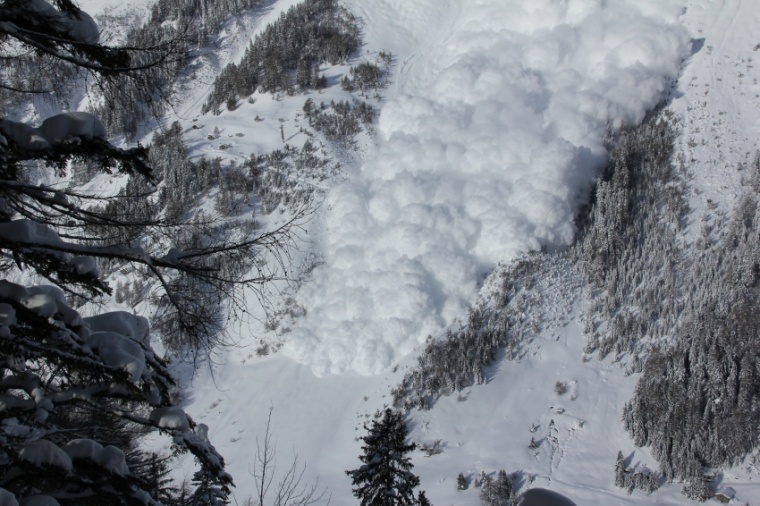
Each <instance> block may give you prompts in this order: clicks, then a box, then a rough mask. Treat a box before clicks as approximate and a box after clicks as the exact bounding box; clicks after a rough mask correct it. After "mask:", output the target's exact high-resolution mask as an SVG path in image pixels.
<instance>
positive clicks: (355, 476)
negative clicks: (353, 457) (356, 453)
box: [346, 409, 429, 506]
mask: <svg viewBox="0 0 760 506" xmlns="http://www.w3.org/2000/svg"><path fill="white" fill-rule="evenodd" d="M364 428H365V429H367V431H368V434H367V435H366V436H363V437H362V440H363V441H364V446H362V450H363V452H364V454H363V455H361V456H360V457H359V460H361V461H362V463H363V465H362V466H361V467H359V468H358V469H354V470H352V471H346V474H347V475H349V476H350V477H351V480H352V483H353V485H355V487H356V488H354V489H353V492H354V495H355V496H356V497H358V498H359V499H361V505H362V506H396V505H418V504H429V503H428V502H427V499H426V498H425V496H424V493H420V496H419V497H420V498H415V496H414V488H415V487H416V486H417V485H419V483H420V479H419V478H418V477H417V476H415V475H414V474H412V472H411V469H412V467H413V466H412V462H411V459H410V458H409V457H408V456H406V454H408V453H409V452H411V451H412V450H414V449H415V448H416V447H417V445H415V444H414V443H407V442H406V436H407V427H406V423H405V422H404V418H403V415H402V414H401V413H400V412H398V411H394V410H392V409H386V410H385V411H384V412H383V415H382V418H380V419H376V420H373V421H372V424H371V425H370V426H369V427H368V426H367V425H365V426H364ZM423 501H424V502H423Z"/></svg>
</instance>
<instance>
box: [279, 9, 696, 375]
mask: <svg viewBox="0 0 760 506" xmlns="http://www.w3.org/2000/svg"><path fill="white" fill-rule="evenodd" d="M357 10H358V11H359V12H360V13H361V14H362V15H363V16H364V17H365V18H366V20H367V26H368V27H369V28H368V32H369V34H368V38H369V39H370V41H369V43H370V44H371V43H372V42H374V41H372V40H371V39H372V37H373V36H377V37H381V35H380V34H373V32H372V30H373V28H372V27H373V26H375V19H376V18H378V17H380V16H381V15H382V16H383V20H384V21H387V22H389V23H394V22H398V23H399V24H401V25H402V26H401V27H395V26H394V27H393V30H392V33H395V32H397V31H403V30H404V29H408V30H410V31H411V30H414V31H417V32H418V33H421V34H424V35H425V37H429V39H426V40H424V41H423V42H422V44H421V45H420V46H419V47H415V48H398V51H399V54H397V55H396V57H397V59H398V62H399V63H398V65H399V66H401V67H402V68H401V70H400V75H399V76H397V79H398V80H399V83H398V85H397V86H398V87H399V90H398V94H397V95H396V96H394V97H391V98H390V100H389V101H388V103H387V104H386V105H385V106H384V107H383V110H382V113H381V116H380V120H379V125H378V133H379V137H380V139H379V145H378V146H377V148H376V152H373V153H372V154H371V156H367V157H366V159H365V162H364V164H363V166H362V167H361V168H360V169H359V170H357V171H356V172H355V173H353V174H350V178H349V180H348V181H347V182H346V183H344V184H342V185H339V186H338V187H336V188H334V189H333V190H332V191H331V192H330V194H329V196H328V199H327V209H328V210H327V212H326V213H325V215H324V227H325V234H324V245H323V251H322V253H323V255H324V259H325V263H324V265H322V266H320V267H318V268H317V269H315V270H314V272H313V274H312V279H311V280H310V282H308V283H307V284H306V285H305V286H304V287H303V288H302V289H301V291H300V292H299V293H298V296H297V300H298V303H299V304H301V305H302V306H303V307H304V308H305V310H306V312H307V316H306V317H305V318H304V319H303V320H302V321H300V322H299V323H298V325H297V326H296V328H294V329H293V332H292V333H291V335H290V336H289V338H288V342H287V344H286V345H285V351H286V353H288V355H289V356H291V357H293V358H295V359H296V360H298V361H301V362H304V363H308V364H310V365H311V366H312V367H313V369H314V371H315V373H316V374H317V375H320V376H321V375H325V374H330V373H332V374H336V373H341V372H344V371H346V370H354V371H357V372H359V373H361V374H378V373H380V372H381V371H383V370H385V369H387V368H388V367H389V366H390V365H391V364H393V363H394V362H395V361H397V360H398V359H400V358H401V357H404V356H405V355H406V354H408V353H410V352H411V351H412V350H413V349H414V348H415V347H416V346H417V345H419V344H420V343H422V342H423V341H424V339H425V338H426V337H427V336H428V335H429V334H436V333H439V332H440V331H441V330H442V329H443V328H444V327H445V326H446V325H447V324H449V323H451V322H452V321H453V320H454V319H455V318H456V317H458V316H461V315H462V314H463V312H464V310H465V308H466V307H467V306H468V305H469V303H470V302H471V301H472V300H473V297H474V295H475V294H476V293H477V290H478V279H479V276H480V275H482V273H484V272H486V271H487V270H489V269H490V268H491V267H492V266H493V265H495V264H496V263H497V262H499V261H505V260H509V259H510V258H515V257H516V256H517V255H519V254H521V253H524V252H527V251H535V250H538V249H540V248H541V247H548V248H553V247H563V246H566V245H568V244H570V243H571V242H572V240H573V237H574V232H575V227H574V223H573V220H574V218H575V215H576V212H577V210H578V207H579V205H580V204H581V203H583V202H585V199H586V198H587V195H588V191H589V188H590V185H591V182H592V181H593V179H594V177H595V176H596V173H597V171H598V169H599V167H600V166H601V164H602V163H604V160H605V155H606V153H605V151H604V149H603V146H602V137H603V135H604V132H605V129H606V126H607V124H608V122H610V123H613V124H615V125H621V124H635V123H637V122H639V121H641V119H642V118H643V117H644V114H645V112H646V111H647V110H648V109H651V108H652V107H654V105H656V104H657V102H658V101H659V100H660V99H661V97H662V96H663V93H664V92H665V91H666V90H667V89H668V88H669V86H670V85H671V82H672V81H673V80H675V78H676V77H677V76H678V74H679V72H680V69H681V62H682V60H683V59H685V58H686V57H687V56H688V55H689V54H690V51H691V44H690V39H689V36H688V34H687V32H686V31H685V30H684V29H683V28H682V27H680V26H679V25H677V24H676V22H677V21H678V15H679V14H680V13H681V8H680V3H679V2H674V1H669V2H661V1H657V2H654V1H648V2H640V1H637V2H625V1H618V2H607V3H601V2H588V1H586V2H580V1H575V2H568V3H563V4H562V5H561V6H560V4H558V3H557V2H551V1H538V2H530V3H525V2H519V1H512V2H505V1H502V0H498V1H497V0H491V1H483V2H479V3H478V4H477V5H472V4H470V3H468V2H463V1H459V2H456V1H452V2H448V3H447V4H446V5H445V6H444V5H441V4H440V2H433V1H432V0H431V1H420V2H414V3H413V4H410V3H409V2H401V1H392V0H385V1H380V2H373V3H372V4H370V5H366V4H362V5H361V6H357ZM436 10H437V11H439V12H437V14H436V15H435V16H432V17H429V16H428V14H429V13H430V12H431V11H436ZM388 11H391V14H389V13H388ZM394 12H395V15H394V14H393V13H394ZM395 20H398V21H395ZM441 24H442V25H443V26H446V27H447V29H445V30H439V27H440V25H441ZM407 27H408V28H407ZM410 38H412V37H411V36H410ZM382 42H386V40H385V39H383V40H382ZM410 50H413V51H414V52H413V53H411V54H409V52H410ZM402 51H403V52H402Z"/></svg>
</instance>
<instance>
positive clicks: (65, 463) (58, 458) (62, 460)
mask: <svg viewBox="0 0 760 506" xmlns="http://www.w3.org/2000/svg"><path fill="white" fill-rule="evenodd" d="M19 457H20V458H21V459H22V460H25V461H27V462H29V463H30V464H33V465H35V466H38V467H43V466H55V467H60V468H63V469H65V470H67V471H71V468H72V464H71V458H70V457H69V456H68V455H67V454H66V453H65V452H64V451H63V450H61V449H60V448H58V447H57V446H56V445H55V444H53V443H51V442H50V441H47V440H45V439H40V440H39V441H35V442H34V443H30V444H28V445H26V446H24V447H23V448H22V449H21V451H20V452H19Z"/></svg>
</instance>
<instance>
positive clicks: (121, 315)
mask: <svg viewBox="0 0 760 506" xmlns="http://www.w3.org/2000/svg"><path fill="white" fill-rule="evenodd" d="M84 321H85V323H87V325H88V326H89V328H90V331H92V332H102V331H111V332H116V333H118V334H121V335H123V336H125V337H128V338H130V339H132V340H134V341H136V342H138V343H143V344H144V345H146V346H147V345H148V344H149V341H150V335H149V332H150V324H149V323H148V320H147V318H144V317H142V316H137V315H134V314H132V313H128V312H126V311H111V312H108V313H102V314H99V315H96V316H90V317H87V318H85V319H84Z"/></svg>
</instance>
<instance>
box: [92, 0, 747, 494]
mask: <svg viewBox="0 0 760 506" xmlns="http://www.w3.org/2000/svg"><path fill="white" fill-rule="evenodd" d="M95 3H96V2H91V3H87V2H83V4H82V5H83V7H89V5H90V4H92V5H94V4H95ZM296 3H297V2H296V1H295V0H280V1H276V2H271V3H268V4H267V7H266V8H264V9H262V10H260V11H257V12H255V13H252V14H250V15H249V16H247V17H244V18H240V19H232V20H230V21H228V23H227V24H226V25H225V29H224V31H223V33H222V34H221V35H220V36H219V38H218V40H217V46H216V47H215V48H213V49H211V50H209V51H208V52H207V53H206V55H205V56H204V57H203V58H202V59H201V61H200V63H198V64H197V68H195V69H194V71H195V73H194V75H193V78H192V79H190V80H188V81H187V82H184V83H182V84H181V86H183V88H182V101H181V103H180V104H179V105H178V106H177V107H175V109H174V113H176V116H172V115H169V117H168V118H167V124H168V123H171V122H172V121H174V120H175V119H177V120H179V121H180V123H181V124H182V127H183V130H184V133H185V136H184V138H185V141H186V143H187V145H188V147H189V148H190V149H191V153H192V156H193V157H200V156H207V157H216V156H221V157H222V158H223V159H224V160H225V162H231V161H234V162H236V163H238V164H240V163H242V162H243V161H244V160H245V159H246V158H247V157H249V156H250V155H251V154H252V153H268V152H270V151H272V150H274V149H282V148H283V145H284V144H286V143H288V144H290V145H293V146H301V145H302V144H303V143H304V142H305V141H306V139H307V138H308V135H307V134H305V133H304V130H308V127H307V124H306V121H305V118H304V117H303V104H304V101H305V100H306V98H308V97H311V98H313V100H314V101H315V102H325V103H329V102H330V101H331V100H334V101H340V100H346V99H350V95H349V94H347V93H346V92H345V91H343V90H341V89H340V86H339V85H338V82H339V80H340V78H341V77H342V76H344V75H345V74H346V73H347V72H348V66H347V65H334V66H327V65H325V66H323V67H322V68H321V69H320V70H321V71H322V73H323V75H325V77H327V79H328V82H329V83H331V86H329V87H328V88H327V89H326V90H323V91H320V92H309V94H308V95H299V94H296V95H295V96H293V97H289V96H286V95H284V94H282V95H280V96H273V95H271V94H260V93H256V94H254V95H253V96H252V101H247V100H242V101H241V103H240V105H239V107H238V108H237V109H235V110H234V111H228V110H224V111H222V114H220V115H218V116H214V115H212V114H206V115H201V114H200V108H201V105H202V104H203V102H204V100H205V99H206V97H207V96H208V93H210V90H211V85H212V83H213V78H214V76H215V73H216V72H218V71H219V69H221V68H222V67H223V66H224V65H225V64H226V63H227V62H235V61H239V59H240V58H241V57H242V54H243V51H244V50H245V47H246V45H247V43H248V41H249V40H250V38H251V37H253V36H254V35H255V34H256V33H258V32H260V31H261V30H262V29H263V27H264V26H265V25H266V23H268V22H271V21H273V20H274V19H276V18H277V17H278V16H279V15H280V13H282V12H284V11H285V10H287V8H289V7H290V6H291V5H294V4H296ZM345 4H346V5H347V7H348V8H349V9H350V10H351V11H352V12H353V13H355V14H356V15H357V16H359V17H360V18H361V19H362V20H363V24H364V25H363V32H364V44H365V46H364V47H363V50H362V55H360V57H358V58H370V59H371V58H373V57H374V55H376V54H377V52H378V51H381V50H384V51H390V52H391V53H392V54H393V55H394V59H395V62H394V66H393V68H392V73H391V83H390V85H389V86H388V87H387V88H386V89H385V90H383V91H382V92H381V96H378V97H374V96H366V97H362V100H366V101H367V102H368V103H370V104H372V105H373V106H374V107H377V108H380V109H381V111H382V112H381V115H380V118H379V120H378V122H377V123H376V124H375V125H374V128H371V129H367V130H366V131H365V132H364V133H362V134H361V135H360V136H359V137H358V146H357V149H356V150H355V151H351V150H348V149H346V148H345V147H337V146H335V145H332V144H330V143H329V142H324V152H325V156H330V157H332V158H333V159H334V161H336V162H337V161H339V162H340V163H341V167H340V169H335V170H332V171H331V172H330V173H327V174H324V177H315V178H307V179H306V180H299V181H298V183H299V184H301V185H308V186H310V187H312V188H314V189H315V191H316V194H317V197H316V198H315V200H314V202H321V201H322V199H323V198H324V203H323V204H322V205H321V206H320V207H319V209H318V211H317V214H316V215H315V217H314V218H313V219H312V221H311V222H310V223H309V224H308V227H307V228H308V235H307V236H305V237H304V239H305V241H304V243H303V245H302V250H301V251H295V252H293V255H294V258H293V263H294V265H296V266H298V265H301V264H302V263H303V264H304V265H306V264H308V265H309V268H308V270H309V271H310V272H308V273H307V274H305V275H304V276H303V282H302V284H300V285H298V286H296V287H295V289H293V288H290V287H282V289H283V291H284V292H285V293H286V294H287V296H288V297H290V298H291V300H292V302H288V303H283V306H282V307H283V308H284V309H283V311H286V310H287V308H288V305H289V304H291V305H293V306H295V311H294V312H295V313H296V314H295V316H294V317H292V318H289V319H287V322H285V324H284V325H283V326H287V329H283V326H280V327H279V328H277V329H276V330H267V329H265V328H263V327H262V326H259V325H258V324H257V323H256V322H255V321H252V320H251V321H249V320H247V319H245V318H244V319H243V323H242V324H241V323H237V324H233V325H231V327H230V332H232V333H233V334H234V340H235V341H236V342H237V343H238V344H239V345H240V347H236V348H233V349H230V350H219V352H218V355H217V356H216V357H215V360H214V362H215V363H214V364H213V365H209V366H208V368H205V369H202V370H200V371H198V373H197V375H196V376H195V377H194V378H193V379H192V381H191V382H190V384H189V390H188V394H187V395H188V397H187V403H188V405H187V410H188V411H189V412H190V413H192V415H193V416H194V417H196V418H197V419H199V420H202V421H203V422H204V423H207V424H208V425H209V426H210V434H209V435H210V437H211V440H212V441H213V442H214V444H215V445H216V447H217V449H219V451H220V453H222V454H223V455H224V456H225V458H226V460H227V463H228V467H229V470H230V472H231V473H232V474H233V476H234V477H235V479H236V483H237V488H236V491H235V496H236V499H237V501H238V503H242V502H243V501H244V500H245V499H246V498H247V497H249V496H251V495H253V494H254V490H255V489H254V486H253V483H252V477H251V474H250V472H251V471H250V470H251V467H250V466H251V462H252V460H253V458H254V457H255V452H256V444H257V439H258V440H261V438H262V437H263V433H264V424H265V422H266V415H267V410H268V408H269V406H273V408H274V410H273V427H272V436H273V439H274V440H275V441H276V442H277V443H278V458H279V459H280V462H281V464H280V465H281V466H282V467H281V469H283V468H286V467H287V466H288V465H289V463H290V461H291V459H292V456H293V455H294V454H297V455H298V461H299V463H303V464H304V465H305V466H306V467H305V474H304V480H305V481H308V482H318V483H319V487H320V488H321V487H326V488H327V489H328V490H329V493H330V494H331V504H338V505H342V504H355V503H356V499H355V498H353V497H352V495H351V490H350V480H349V479H348V478H347V477H346V476H345V475H344V473H343V471H344V470H346V469H351V468H354V467H356V466H357V465H358V459H357V456H358V455H359V451H360V450H359V446H360V443H359V442H358V441H357V440H356V439H355V438H356V437H357V436H359V435H362V433H363V429H362V427H361V425H362V423H364V422H365V421H366V420H368V417H369V416H370V415H371V413H373V412H374V411H375V410H376V409H377V408H381V407H383V406H385V405H388V404H390V402H391V399H390V390H391V389H392V388H393V387H395V386H396V385H397V384H398V382H399V381H400V379H401V376H402V375H403V373H404V371H406V370H408V369H409V368H411V367H413V366H414V361H415V354H416V353H417V352H418V351H419V350H420V348H421V346H422V345H423V344H424V341H425V339H426V337H427V336H428V334H432V335H434V336H438V335H440V334H441V333H442V332H443V331H444V330H445V329H446V328H448V327H454V326H457V325H459V322H460V321H461V320H463V319H464V318H465V316H466V311H467V309H468V308H469V307H470V306H471V305H472V304H473V303H474V302H475V301H476V300H477V297H478V293H479V292H480V293H482V292H483V291H485V290H488V288H489V283H490V281H486V282H484V281H483V280H484V278H486V276H487V275H488V274H489V273H491V272H492V271H493V269H494V266H495V265H496V264H497V263H499V262H502V261H508V260H510V259H512V258H514V257H516V256H518V255H520V254H522V253H526V252H530V251H535V250H538V249H541V248H546V249H550V250H551V249H554V248H562V247H564V246H567V245H568V244H570V243H571V242H572V240H573V237H574V235H573V234H574V232H575V229H574V223H573V220H574V217H575V213H576V212H577V208H578V206H579V205H580V204H581V203H582V202H584V200H585V199H586V198H587V196H588V191H589V189H590V186H591V183H592V181H593V178H594V176H595V175H596V173H597V171H598V170H599V168H600V167H601V166H602V164H603V163H604V160H605V152H604V148H603V145H602V137H603V135H604V132H605V128H606V126H607V123H608V122H611V123H613V124H615V125H616V126H619V125H620V124H626V125H632V124H635V123H638V122H639V121H641V119H642V118H643V117H644V114H645V113H646V111H647V110H648V109H651V108H652V107H654V106H655V105H656V104H657V103H658V102H659V101H660V100H661V98H662V97H663V96H664V95H665V94H666V93H669V92H670V93H671V96H672V101H671V104H670V107H671V108H672V110H673V111H675V112H676V114H677V116H678V117H679V118H680V120H681V123H680V129H681V132H682V133H681V135H680V137H679V140H678V142H679V146H678V150H679V152H680V153H682V154H683V155H684V157H686V158H687V159H689V160H693V161H694V163H692V164H690V170H691V172H692V176H693V177H692V179H691V181H690V188H691V190H692V193H691V205H692V212H691V214H690V215H689V216H690V218H689V220H690V221H689V223H690V225H689V228H688V229H687V234H686V235H685V240H686V241H687V242H688V241H693V240H694V239H695V237H696V235H697V234H698V232H699V224H700V220H701V218H702V215H703V214H704V213H706V212H707V211H708V209H710V208H711V207H713V206H715V205H717V207H718V208H719V209H720V210H721V211H723V212H725V213H730V211H731V209H732V207H733V204H734V202H735V199H736V198H737V196H738V195H739V193H740V192H741V185H742V180H741V177H742V174H741V171H736V167H737V165H738V164H739V163H748V162H749V161H751V158H752V155H753V153H754V150H755V149H756V140H757V139H758V135H757V134H758V129H760V122H759V121H758V119H757V118H758V117H759V116H758V113H757V107H758V103H759V102H758V100H757V93H758V89H757V88H758V86H757V82H756V79H755V77H756V76H757V71H756V70H755V68H754V65H753V63H752V61H751V59H752V57H753V56H754V55H755V54H757V53H756V52H755V51H756V49H755V48H756V44H757V43H758V42H760V39H758V40H753V39H752V36H753V34H752V31H751V28H752V27H753V26H757V21H759V20H758V17H760V13H758V10H757V8H756V7H754V6H753V2H752V1H750V0H744V1H741V0H726V1H724V2H707V1H696V0H680V1H665V2H662V1H660V2H658V1H644V2H632V1H622V0H618V1H613V2H607V3H601V2H594V1H570V2H553V1H549V0H546V1H539V2H531V3H526V2H500V1H496V0H494V1H485V2H479V3H477V4H476V5H473V4H471V3H469V2H465V1H463V0H452V1H449V2H446V3H445V4H444V3H442V2H433V1H428V0H420V1H413V2H412V1H407V2H402V1H398V0H377V1H373V2H360V1H358V0H357V1H355V0H349V1H346V2H345ZM135 5H137V4H135ZM140 8H141V7H140ZM97 9H98V8H96V7H93V8H92V9H91V10H92V11H93V12H97ZM352 63H355V62H354V61H352V62H349V64H352ZM724 69H727V70H724ZM676 79H678V84H677V86H675V88H674V89H675V92H673V89H671V86H672V85H673V82H674V81H675V80H676ZM708 132H709V136H708V135H706V134H707V133H708ZM713 141H715V142H713ZM330 167H331V168H334V167H335V165H330ZM294 177H298V176H294ZM708 199H709V200H708ZM278 212H279V211H276V212H275V213H273V214H272V215H271V216H270V217H269V218H267V219H269V220H272V222H276V221H277V220H282V219H285V218H284V217H282V216H280V215H278ZM309 259H316V260H314V261H311V260H309ZM312 269H313V270H312ZM570 271H571V270H570V269H569V268H568V267H567V266H566V265H564V266H563V265H562V264H559V265H557V264H554V265H551V266H549V267H547V272H546V276H545V280H544V282H543V283H542V286H540V287H538V288H537V289H539V290H542V291H543V293H546V294H550V297H549V298H550V299H551V300H552V301H553V304H552V305H551V306H549V307H541V308H532V311H536V312H537V313H541V314H543V315H544V320H545V321H547V322H548V323H547V324H546V325H544V326H542V327H541V328H539V329H537V334H536V335H535V336H534V339H533V342H532V344H531V346H530V347H528V348H527V349H526V353H525V354H524V355H522V357H521V358H520V359H519V360H516V361H506V360H502V361H499V362H498V363H497V364H496V365H495V366H493V367H491V368H490V369H489V371H488V382H487V384H486V385H484V386H473V387H470V388H468V389H466V390H465V391H463V392H461V393H460V395H459V396H450V397H446V398H443V399H441V400H440V401H438V403H437V404H436V405H435V406H434V407H433V409H431V410H430V411H425V412H418V411H413V412H412V413H411V418H410V420H411V427H412V429H413V430H412V434H411V437H412V439H413V440H414V441H416V442H418V443H420V444H431V443H432V442H434V441H436V440H440V441H441V444H442V448H443V452H442V453H440V454H438V455H435V456H432V457H429V458H426V457H424V454H423V453H421V452H419V453H415V455H414V464H415V468H414V471H415V472H416V473H418V474H419V475H420V477H421V487H420V488H422V489H425V490H426V491H427V492H428V497H429V498H430V499H431V501H432V503H433V504H479V503H480V502H479V498H478V490H477V489H475V488H474V487H473V484H472V479H473V478H474V477H475V476H477V475H478V474H479V473H480V472H481V471H486V472H487V473H493V472H496V471H497V470H498V469H506V470H507V471H508V472H514V471H520V476H521V481H520V483H521V484H522V486H523V487H525V488H528V487H531V486H541V487H545V488H550V489H553V490H556V491H559V492H561V493H563V494H565V495H567V496H568V497H570V498H571V499H573V501H575V502H576V503H577V504H600V505H601V504H655V503H656V504H683V503H684V501H685V499H684V498H683V497H682V496H681V495H680V493H679V490H680V486H678V485H665V486H664V487H663V488H662V489H661V490H660V491H658V492H656V493H655V494H653V495H651V496H646V495H644V494H642V493H641V492H638V491H636V492H634V493H633V494H632V495H627V494H626V491H625V490H622V489H620V488H617V487H615V486H614V483H613V481H614V473H613V469H614V465H615V454H616V453H617V451H618V450H621V451H623V453H624V454H625V455H626V456H628V455H632V456H633V460H634V462H633V463H632V464H637V463H638V464H640V465H642V466H647V467H649V468H651V469H656V468H657V463H656V462H655V461H654V459H652V458H651V457H650V456H649V454H648V452H647V450H646V449H640V448H636V447H635V446H634V445H633V443H632V442H631V440H630V438H629V436H628V434H627V433H626V432H625V431H624V429H623V427H622V424H621V423H620V414H621V411H622V406H623V403H624V402H625V401H626V400H627V399H629V398H630V397H631V395H632V392H633V389H634V385H635V382H636V378H635V376H631V377H626V376H624V371H623V369H622V368H621V367H620V366H619V364H615V363H612V362H611V361H610V360H609V359H608V360H606V361H598V360H596V359H595V358H594V359H591V360H590V358H591V357H589V356H587V355H585V354H584V353H583V349H584V345H585V337H584V336H583V329H582V325H581V324H580V323H579V322H580V315H581V313H582V312H583V311H584V310H585V304H586V300H585V297H586V294H585V293H584V291H583V289H582V283H581V282H580V281H579V280H577V279H575V278H574V277H573V276H575V274H572V273H571V272H570ZM497 273H498V270H497ZM294 290H295V291H294ZM251 310H252V312H255V308H252V309H251ZM304 313H305V316H300V315H302V314H304ZM260 338H263V339H264V340H265V341H267V342H271V343H276V344H280V343H284V348H283V349H282V351H281V352H279V353H275V354H271V355H269V356H264V357H258V356H256V352H255V349H256V347H258V346H260V343H261V341H260ZM557 382H563V383H565V384H566V385H567V386H568V388H569V391H568V392H567V393H564V394H560V393H558V392H557V391H556V390H555V389H556V383H557ZM458 397H459V398H458ZM534 428H535V432H531V430H532V429H534ZM531 437H535V439H536V440H537V441H538V446H537V448H529V442H530V440H531ZM180 467H181V466H180ZM459 472H463V473H464V474H465V475H466V476H467V477H468V480H469V483H470V484H469V488H468V490H465V491H457V490H456V476H457V474H458V473H459ZM178 473H179V474H180V475H181V473H182V470H181V468H180V469H179V470H178ZM753 478H754V480H757V479H758V477H757V474H756V473H754V474H753V473H752V472H749V471H747V469H746V468H742V469H739V468H737V469H735V470H732V471H730V472H726V473H725V477H724V479H725V481H726V482H729V483H730V484H731V485H732V486H733V487H734V488H735V489H736V490H737V491H738V498H739V499H741V500H742V501H747V500H752V499H753V498H754V497H755V496H757V495H760V487H758V486H757V485H755V484H754V483H753V481H752V480H753Z"/></svg>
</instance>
